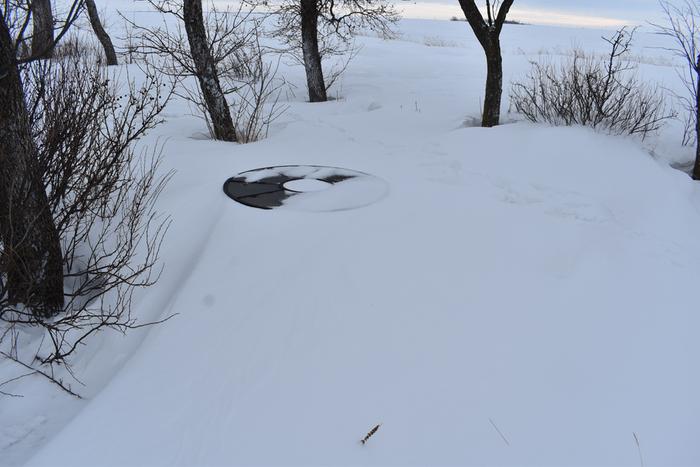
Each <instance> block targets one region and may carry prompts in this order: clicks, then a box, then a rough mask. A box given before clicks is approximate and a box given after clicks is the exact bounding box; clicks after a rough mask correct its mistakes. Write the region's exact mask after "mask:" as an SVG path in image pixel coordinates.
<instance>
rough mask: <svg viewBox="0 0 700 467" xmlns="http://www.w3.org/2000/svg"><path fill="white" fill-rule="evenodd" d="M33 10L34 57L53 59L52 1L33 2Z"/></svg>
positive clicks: (32, 0)
mask: <svg viewBox="0 0 700 467" xmlns="http://www.w3.org/2000/svg"><path fill="white" fill-rule="evenodd" d="M31 8H32V55H33V56H35V57H40V58H51V57H53V47H54V37H53V28H54V21H53V11H52V10H51V0H31Z"/></svg>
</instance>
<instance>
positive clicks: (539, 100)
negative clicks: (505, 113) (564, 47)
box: [511, 28, 675, 138]
mask: <svg viewBox="0 0 700 467" xmlns="http://www.w3.org/2000/svg"><path fill="white" fill-rule="evenodd" d="M633 36H634V30H631V31H628V30H626V29H624V28H623V29H621V30H619V31H618V32H617V33H616V34H615V35H614V36H612V37H611V38H606V39H605V40H606V41H607V42H608V43H609V44H610V52H609V54H608V56H607V57H606V58H605V59H598V58H595V57H594V56H589V55H586V54H585V53H583V52H581V51H574V56H573V58H572V59H571V60H569V61H568V62H565V63H563V64H561V65H560V66H555V65H552V64H551V63H537V62H536V63H533V64H532V70H531V71H530V73H529V74H528V75H527V78H526V81H525V82H515V83H513V85H512V90H511V105H512V107H513V108H514V109H515V111H517V112H518V113H520V114H522V115H524V116H525V117H526V118H527V119H528V120H530V121H532V122H547V123H549V124H553V125H585V126H590V127H592V128H596V129H600V130H603V131H606V132H609V133H612V134H630V135H640V136H641V137H642V138H644V137H645V136H647V135H648V134H649V133H650V132H655V131H657V130H658V129H659V128H660V126H661V125H662V124H663V123H664V121H665V120H667V119H669V118H673V117H674V116H675V115H674V113H673V112H672V111H670V110H668V108H667V106H666V105H665V99H664V94H663V92H662V91H661V89H660V88H659V87H658V86H650V85H647V84H645V83H644V82H642V81H640V80H639V79H638V78H637V76H636V74H635V67H634V66H633V65H632V64H631V62H629V61H628V60H627V57H628V55H629V52H630V47H631V44H632V39H633Z"/></svg>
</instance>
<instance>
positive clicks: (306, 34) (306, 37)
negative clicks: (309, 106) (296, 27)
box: [301, 0, 328, 102]
mask: <svg viewBox="0 0 700 467" xmlns="http://www.w3.org/2000/svg"><path fill="white" fill-rule="evenodd" d="M316 1H317V0H301V49H302V52H303V54H304V68H305V69H306V84H307V87H308V88H309V101H311V102H325V101H327V100H328V96H327V95H326V84H325V82H324V81H323V68H322V67H321V54H320V53H319V51H318V4H317V3H316Z"/></svg>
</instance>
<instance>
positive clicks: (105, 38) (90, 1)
mask: <svg viewBox="0 0 700 467" xmlns="http://www.w3.org/2000/svg"><path fill="white" fill-rule="evenodd" d="M85 6H87V12H88V17H89V18H90V25H91V26H92V30H93V31H95V35H96V36H97V39H98V40H99V41H100V44H102V48H103V49H104V51H105V56H106V57H107V66H109V65H117V54H116V52H115V51H114V45H113V44H112V39H110V37H109V34H107V31H105V29H104V28H103V27H102V22H101V21H100V15H99V14H98V13H97V6H95V0H85Z"/></svg>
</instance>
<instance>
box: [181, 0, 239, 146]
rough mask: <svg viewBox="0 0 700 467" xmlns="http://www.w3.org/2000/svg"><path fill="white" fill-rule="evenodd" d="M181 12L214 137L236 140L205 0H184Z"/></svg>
mask: <svg viewBox="0 0 700 467" xmlns="http://www.w3.org/2000/svg"><path fill="white" fill-rule="evenodd" d="M182 12H183V18H184V21H185V31H186V32H187V40H188V42H189V44H190V53H191V54H192V60H193V61H194V65H195V70H196V72H197V80H198V81H199V88H200V89H201V90H202V95H203V96H204V103H205V106H206V108H207V112H208V113H209V117H210V118H211V123H212V129H213V130H214V138H215V139H219V140H223V141H234V142H235V141H237V139H236V130H235V128H234V126H233V120H232V119H231V111H230V109H229V106H228V103H227V102H226V97H225V96H224V93H223V91H222V90H221V83H220V82H219V75H218V73H217V71H216V64H215V63H214V59H213V57H212V55H211V50H210V49H209V44H208V42H207V31H206V28H205V27H204V16H203V14H202V0H184V3H183V11H182Z"/></svg>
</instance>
